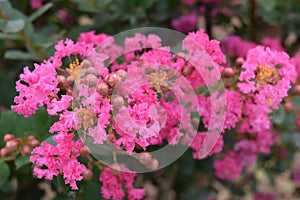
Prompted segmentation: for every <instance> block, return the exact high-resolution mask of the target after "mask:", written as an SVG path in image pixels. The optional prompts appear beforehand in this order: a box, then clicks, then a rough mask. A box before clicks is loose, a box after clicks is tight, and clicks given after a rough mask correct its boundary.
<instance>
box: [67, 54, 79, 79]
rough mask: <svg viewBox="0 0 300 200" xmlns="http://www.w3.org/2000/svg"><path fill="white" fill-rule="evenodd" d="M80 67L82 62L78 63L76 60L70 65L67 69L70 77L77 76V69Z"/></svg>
mask: <svg viewBox="0 0 300 200" xmlns="http://www.w3.org/2000/svg"><path fill="white" fill-rule="evenodd" d="M81 65H82V62H79V60H78V58H76V60H75V61H74V62H73V63H70V65H69V68H70V70H71V75H73V76H75V77H76V76H77V74H78V72H79V69H80V67H81Z"/></svg>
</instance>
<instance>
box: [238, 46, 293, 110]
mask: <svg viewBox="0 0 300 200" xmlns="http://www.w3.org/2000/svg"><path fill="white" fill-rule="evenodd" d="M242 68H244V69H245V70H244V71H242V72H241V74H240V77H239V80H240V81H241V82H240V83H238V87H239V89H240V90H241V91H242V92H243V93H246V94H247V93H254V92H258V93H259V94H261V95H263V96H265V99H267V100H268V101H269V104H270V105H271V106H272V107H273V108H277V107H278V105H279V103H280V102H281V100H282V99H283V98H284V97H286V96H287V92H288V90H289V89H290V87H291V86H290V83H291V81H292V80H293V76H294V73H295V67H294V65H292V64H291V62H290V60H289V56H288V55H287V54H286V53H285V52H278V51H275V50H274V51H273V50H271V49H270V48H268V47H262V46H257V47H256V48H254V49H251V50H250V51H249V52H248V54H247V58H246V61H245V62H244V63H243V65H242Z"/></svg>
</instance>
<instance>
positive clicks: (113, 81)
mask: <svg viewBox="0 0 300 200" xmlns="http://www.w3.org/2000/svg"><path fill="white" fill-rule="evenodd" d="M121 80H122V79H121V77H120V76H119V75H118V74H116V73H114V74H109V75H107V76H106V77H105V78H104V81H105V82H106V83H107V84H108V85H109V86H110V87H114V86H116V85H117V84H118V83H119V82H120V81H121Z"/></svg>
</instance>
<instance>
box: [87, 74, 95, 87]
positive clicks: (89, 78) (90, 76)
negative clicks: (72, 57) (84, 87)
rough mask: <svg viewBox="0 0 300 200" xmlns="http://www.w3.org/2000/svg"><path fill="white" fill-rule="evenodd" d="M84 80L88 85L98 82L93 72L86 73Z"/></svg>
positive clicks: (92, 85) (91, 85)
mask: <svg viewBox="0 0 300 200" xmlns="http://www.w3.org/2000/svg"><path fill="white" fill-rule="evenodd" d="M85 80H86V81H87V82H88V84H89V86H90V87H94V86H96V85H97V82H98V78H97V76H95V75H94V74H88V75H86V77H85Z"/></svg>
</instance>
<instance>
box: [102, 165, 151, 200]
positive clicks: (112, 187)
mask: <svg viewBox="0 0 300 200" xmlns="http://www.w3.org/2000/svg"><path fill="white" fill-rule="evenodd" d="M135 176H136V173H135V172H132V171H129V170H126V169H125V171H122V172H117V173H116V174H113V173H112V169H111V168H110V167H106V168H105V169H104V170H103V171H102V173H101V174H100V177H99V180H100V181H101V182H102V188H101V194H102V195H103V197H104V198H105V199H110V198H112V199H113V200H121V199H123V197H124V196H125V193H124V191H123V188H125V189H126V192H127V195H128V199H132V200H139V199H142V198H143V197H144V196H145V193H146V190H145V189H144V188H142V189H138V188H134V187H133V182H134V178H135Z"/></svg>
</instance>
